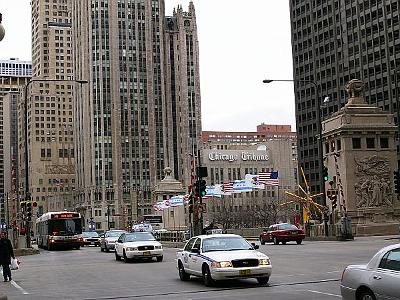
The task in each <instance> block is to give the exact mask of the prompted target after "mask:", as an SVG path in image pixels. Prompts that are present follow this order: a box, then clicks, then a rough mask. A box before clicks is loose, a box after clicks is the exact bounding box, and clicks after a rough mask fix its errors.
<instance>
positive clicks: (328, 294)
mask: <svg viewBox="0 0 400 300" xmlns="http://www.w3.org/2000/svg"><path fill="white" fill-rule="evenodd" d="M307 292H310V293H315V294H321V295H326V296H332V297H338V298H342V296H340V295H336V294H331V293H324V292H320V291H314V290H307Z"/></svg>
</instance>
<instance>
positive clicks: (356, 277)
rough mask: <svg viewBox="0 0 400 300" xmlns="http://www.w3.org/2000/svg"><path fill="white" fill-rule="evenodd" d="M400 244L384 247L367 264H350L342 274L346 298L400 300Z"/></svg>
mask: <svg viewBox="0 0 400 300" xmlns="http://www.w3.org/2000/svg"><path fill="white" fill-rule="evenodd" d="M399 285H400V244H396V245H391V246H388V247H385V248H382V249H381V250H379V251H378V253H376V254H375V256H374V257H373V258H372V259H371V260H370V262H369V263H368V264H366V265H350V266H348V267H347V268H346V269H345V270H344V271H343V274H342V279H341V284H340V289H341V292H342V297H343V299H344V300H380V299H385V300H389V299H390V300H396V299H397V300H400V288H399Z"/></svg>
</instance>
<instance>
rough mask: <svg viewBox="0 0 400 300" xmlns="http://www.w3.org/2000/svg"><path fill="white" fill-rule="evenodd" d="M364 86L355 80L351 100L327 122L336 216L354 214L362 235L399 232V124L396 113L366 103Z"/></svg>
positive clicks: (326, 142) (327, 159)
mask: <svg viewBox="0 0 400 300" xmlns="http://www.w3.org/2000/svg"><path fill="white" fill-rule="evenodd" d="M363 86H364V83H363V82H362V81H359V80H352V81H350V82H349V83H348V85H347V86H346V89H347V91H348V92H349V99H348V102H347V104H346V105H345V106H344V108H342V109H341V110H340V111H339V112H338V113H336V114H334V115H333V116H332V117H331V118H329V119H327V120H326V121H324V122H323V140H324V145H325V147H324V148H325V149H324V161H325V163H326V165H327V167H328V171H329V177H330V180H331V181H332V182H333V188H335V189H337V191H338V199H337V202H338V207H337V209H336V210H333V214H334V215H335V220H339V218H340V217H344V216H348V217H350V218H351V220H352V223H353V226H354V227H355V230H356V235H376V234H382V235H385V234H386V235H387V234H397V233H398V228H399V224H400V201H399V199H398V195H397V194H396V193H395V191H394V184H393V179H394V176H393V174H394V171H395V170H397V169H398V168H397V154H396V134H397V129H398V128H397V126H396V125H395V122H394V118H393V114H390V113H388V112H385V111H383V110H382V109H380V108H378V107H376V106H373V105H369V104H367V103H366V102H365V100H364V97H363ZM332 182H331V183H332ZM330 185H332V184H330ZM327 188H332V186H329V184H327ZM330 206H331V205H330ZM331 210H332V206H331Z"/></svg>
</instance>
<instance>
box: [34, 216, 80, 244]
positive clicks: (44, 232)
mask: <svg viewBox="0 0 400 300" xmlns="http://www.w3.org/2000/svg"><path fill="white" fill-rule="evenodd" d="M36 241H37V245H38V247H40V248H44V249H47V250H52V249H54V248H57V247H59V246H63V247H65V248H75V249H79V248H80V246H81V245H82V243H83V239H82V218H81V214H79V213H76V212H67V211H62V212H48V213H45V214H43V215H42V216H41V217H39V218H38V219H37V220H36Z"/></svg>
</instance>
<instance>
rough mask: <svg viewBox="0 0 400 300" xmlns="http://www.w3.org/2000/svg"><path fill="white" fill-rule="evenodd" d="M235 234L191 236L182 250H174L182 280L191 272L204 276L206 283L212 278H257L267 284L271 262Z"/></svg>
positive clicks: (212, 282)
mask: <svg viewBox="0 0 400 300" xmlns="http://www.w3.org/2000/svg"><path fill="white" fill-rule="evenodd" d="M256 249H258V246H256V245H252V244H250V243H249V242H248V241H247V240H245V239H244V238H243V237H241V236H239V235H235V234H213V235H200V236H196V237H193V238H191V239H190V240H189V241H188V242H187V243H186V245H185V247H184V248H183V249H182V250H179V251H177V268H178V271H179V277H180V279H181V280H182V281H186V280H189V279H190V276H191V275H194V276H199V277H202V278H203V281H204V284H205V285H206V286H212V285H213V284H214V282H215V280H225V279H236V278H256V279H257V281H258V283H259V284H267V283H268V280H269V278H270V276H271V273H272V265H271V261H270V259H269V258H268V256H266V255H265V254H263V253H261V252H258V251H256Z"/></svg>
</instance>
